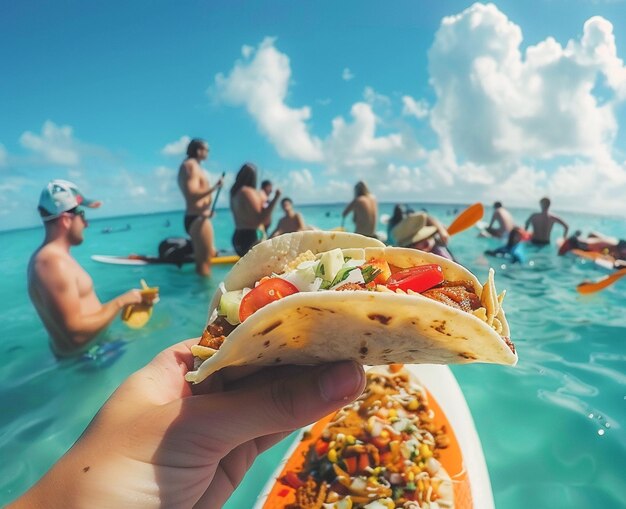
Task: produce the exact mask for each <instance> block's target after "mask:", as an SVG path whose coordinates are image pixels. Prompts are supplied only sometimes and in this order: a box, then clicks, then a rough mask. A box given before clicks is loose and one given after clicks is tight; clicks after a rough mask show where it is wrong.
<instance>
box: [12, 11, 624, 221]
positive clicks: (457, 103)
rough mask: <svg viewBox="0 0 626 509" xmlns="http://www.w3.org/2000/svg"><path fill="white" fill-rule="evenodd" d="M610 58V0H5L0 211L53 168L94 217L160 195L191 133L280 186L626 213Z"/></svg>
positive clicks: (326, 197) (620, 119)
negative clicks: (98, 203) (488, 0)
mask: <svg viewBox="0 0 626 509" xmlns="http://www.w3.org/2000/svg"><path fill="white" fill-rule="evenodd" d="M389 5H393V8H390V7H389ZM625 58H626V1H624V0H608V1H601V0H596V1H583V0H567V1H566V0H542V1H539V0H533V1H524V2H519V1H502V2H497V3H495V4H472V3H471V2H457V1H453V2H425V1H397V2H393V4H389V3H383V2H374V1H363V0H360V1H347V2H329V1H321V2H288V1H266V2H247V1H228V2H226V1H224V2H217V1H214V2H164V1H162V2H149V1H135V2H121V1H109V2H99V3H95V2H94V3H92V4H90V5H89V7H88V8H87V4H86V3H85V2H78V1H64V2H43V1H38V2H36V1H28V0H27V1H20V2H11V3H5V5H4V7H3V15H2V17H0V61H1V62H2V63H3V69H2V71H1V72H0V229H10V228H16V227H21V226H30V225H34V224H37V222H38V219H37V215H36V212H35V207H36V202H37V198H38V195H39V191H40V189H41V188H42V187H43V185H44V184H45V183H46V182H47V181H48V180H49V179H51V178H55V177H58V178H66V179H70V180H74V181H75V182H77V183H78V184H79V185H80V186H81V187H82V188H83V189H84V192H85V194H87V195H94V196H95V197H98V198H101V199H102V200H103V201H104V202H105V206H104V207H103V208H102V209H101V210H99V211H97V212H96V214H92V215H96V217H97V216H100V217H103V216H110V215H120V214H125V213H138V212H155V211H159V210H172V209H180V208H181V207H182V200H181V198H180V193H179V191H178V189H177V187H176V183H175V174H176V170H177V168H178V165H179V164H180V161H181V160H182V152H181V150H182V148H184V145H185V141H186V140H187V139H188V137H196V136H198V137H203V138H205V139H206V140H208V142H209V144H210V146H211V154H210V157H209V160H208V161H207V162H206V164H205V167H206V169H207V171H208V173H209V177H210V178H213V179H214V178H215V177H216V176H217V175H218V174H219V173H220V172H221V171H226V172H227V173H228V176H229V178H230V179H231V181H232V177H233V175H234V173H235V172H236V171H237V169H238V168H239V166H240V165H241V164H242V163H243V162H245V161H253V162H255V163H256V164H257V165H258V167H259V168H260V170H261V171H262V176H263V177H266V178H271V179H272V180H274V181H275V182H276V183H277V184H278V185H279V186H280V187H281V188H282V189H283V190H284V192H286V193H288V194H289V195H291V196H292V197H293V198H294V199H295V201H296V203H298V202H300V203H305V202H306V203H311V202H339V201H347V200H349V199H350V197H351V189H352V186H353V184H354V182H355V181H356V180H358V179H361V178H362V179H365V180H366V181H367V182H368V183H369V184H370V187H371V188H372V189H373V191H374V192H375V194H376V195H377V196H378V197H379V199H381V200H384V201H394V200H410V201H420V200H424V201H438V200H440V201H448V202H451V201H456V202H458V201H460V202H472V201H476V200H484V201H486V202H491V201H493V200H494V199H496V198H497V199H501V200H503V201H504V202H505V203H509V204H511V205H519V206H533V205H534V203H535V202H536V200H537V199H538V198H540V197H541V196H543V195H544V194H549V195H550V196H552V197H553V200H554V202H555V207H557V208H561V209H584V208H588V209H591V210H593V211H594V212H607V213H615V214H621V215H626V200H624V199H623V196H625V194H626V163H625V161H626V134H625V133H624V126H626V106H625V101H626V67H625V66H624V62H623V59H625ZM224 195H226V193H224ZM225 198H226V197H225V196H222V197H221V198H220V205H226V201H222V200H225Z"/></svg>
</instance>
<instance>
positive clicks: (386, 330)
mask: <svg viewBox="0 0 626 509" xmlns="http://www.w3.org/2000/svg"><path fill="white" fill-rule="evenodd" d="M367 246H372V247H367ZM354 247H358V248H364V250H365V258H366V259H371V258H384V259H385V260H387V262H388V263H389V264H391V265H395V266H396V267H400V268H408V267H415V266H418V265H424V264H429V263H436V264H438V265H440V266H441V268H442V270H443V274H444V278H445V279H447V280H451V281H459V280H469V281H471V282H472V283H473V284H474V288H475V290H476V294H477V295H478V296H480V295H481V294H482V285H481V284H480V282H479V281H478V279H477V278H476V277H475V276H474V275H473V274H472V273H471V272H469V271H468V270H467V269H465V268H464V267H462V266H461V265H459V264H457V263H455V262H452V261H450V260H447V259H445V258H442V257H440V256H436V255H433V254H430V253H424V252H422V251H418V250H415V249H407V248H395V247H383V245H382V243H380V242H378V241H376V240H374V239H369V238H367V237H362V236H360V235H355V234H350V233H339V232H299V233H296V234H288V235H283V236H281V237H277V238H276V239H272V240H269V241H267V242H265V243H262V244H260V245H258V246H257V247H255V248H254V249H253V250H252V251H250V253H249V254H247V255H245V256H244V257H243V258H242V259H241V260H240V261H239V262H238V263H237V264H236V265H235V267H233V269H232V271H231V273H230V274H229V275H228V276H227V278H226V280H225V281H224V286H225V289H226V290H227V291H231V290H236V289H241V288H243V287H246V286H247V287H252V286H253V285H254V283H255V282H256V281H258V280H259V279H260V278H261V277H263V276H267V275H271V274H272V273H281V272H283V268H284V266H285V265H286V264H287V263H289V262H290V261H292V260H294V259H295V258H296V257H297V256H298V254H300V253H302V252H304V251H306V250H307V249H309V250H311V251H313V252H314V253H318V252H324V251H328V250H330V249H334V248H344V249H345V248H354ZM221 295H222V290H221V289H220V290H218V291H217V293H216V295H215V297H214V298H213V301H212V304H211V308H210V313H209V316H210V320H209V321H211V320H213V319H215V317H216V316H217V311H216V308H217V306H218V304H219V300H220V298H221ZM496 318H497V319H498V320H500V322H501V323H502V336H507V337H508V336H509V333H510V332H509V325H508V322H507V320H506V316H505V314H504V311H503V310H502V309H500V310H499V312H498V314H497V315H496ZM341 360H355V361H357V362H359V363H361V364H368V365H380V364H391V363H407V364H411V363H413V364H464V363H468V362H487V363H496V364H508V365H514V364H516V362H517V355H516V354H515V353H514V352H513V351H512V350H511V348H509V346H508V345H507V344H506V342H505V341H504V339H503V338H502V337H501V336H500V334H498V333H496V331H495V330H494V329H493V328H492V327H490V326H489V325H488V324H487V323H486V322H484V321H483V320H481V319H479V318H477V317H476V316H474V315H472V314H470V313H467V312H465V311H461V310H458V309H454V308H452V307H450V306H447V305H445V304H442V303H440V302H437V301H435V300H433V299H430V298H428V297H424V296H422V295H403V294H396V293H387V292H368V291H344V292H336V291H319V292H301V293H296V294H293V295H290V296H288V297H285V298H284V299H281V300H279V301H276V302H273V303H271V304H268V305H267V306H265V307H263V308H262V309H260V310H258V311H257V312H255V313H254V315H252V316H251V317H250V318H248V319H247V320H246V321H244V322H243V323H242V324H240V325H238V326H237V328H236V329H235V330H234V331H233V332H232V333H231V334H230V335H229V336H228V337H227V339H226V340H225V341H224V343H223V345H222V346H221V348H220V349H219V350H218V351H217V352H216V353H215V354H214V355H213V356H212V357H210V358H208V359H206V360H205V361H204V362H202V364H201V365H200V366H199V367H198V369H197V370H196V371H191V372H189V373H187V376H186V378H187V380H188V381H191V382H195V383H198V382H201V381H202V380H204V379H205V378H206V377H208V376H209V375H211V374H213V373H215V372H216V371H218V370H220V369H222V368H224V367H226V366H241V365H258V366H275V365H283V364H321V363H326V362H336V361H341Z"/></svg>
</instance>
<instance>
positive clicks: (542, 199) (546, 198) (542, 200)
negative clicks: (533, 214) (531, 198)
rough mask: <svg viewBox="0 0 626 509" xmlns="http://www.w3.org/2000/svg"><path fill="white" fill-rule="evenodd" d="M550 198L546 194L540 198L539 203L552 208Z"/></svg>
mask: <svg viewBox="0 0 626 509" xmlns="http://www.w3.org/2000/svg"><path fill="white" fill-rule="evenodd" d="M550 204H551V202H550V198H548V197H547V196H544V197H543V198H541V200H539V205H541V207H543V208H546V209H549V208H550Z"/></svg>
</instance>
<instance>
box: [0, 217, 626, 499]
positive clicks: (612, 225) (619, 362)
mask: <svg viewBox="0 0 626 509" xmlns="http://www.w3.org/2000/svg"><path fill="white" fill-rule="evenodd" d="M391 208H392V207H391V206H381V213H390V212H391ZM415 208H416V209H418V208H419V205H416V207H415ZM452 208H453V207H451V206H448V207H437V206H433V205H429V206H428V209H429V211H430V212H431V213H434V214H435V215H438V216H439V217H440V218H441V219H442V220H443V221H444V222H450V221H451V216H447V215H446V211H447V210H451V209H452ZM460 208H461V207H459V209H460ZM340 210H341V208H340V207H335V206H325V207H311V208H309V207H305V208H302V212H303V213H304V215H305V218H306V219H307V221H308V222H310V223H312V224H316V225H317V226H319V227H325V228H332V227H336V226H338V225H339V222H340V215H339V213H340ZM327 213H328V214H327ZM514 215H515V218H516V219H517V220H518V222H523V221H524V220H525V219H526V215H527V211H516V212H515V214H514ZM563 216H564V217H565V219H566V220H568V221H569V222H570V224H571V225H575V226H576V227H577V228H580V229H583V230H584V231H587V230H590V229H599V230H602V231H606V233H607V234H612V235H618V236H619V235H621V236H622V237H623V236H624V225H623V223H621V222H619V221H617V220H610V219H606V218H594V217H590V216H581V215H573V214H570V215H568V214H563ZM181 221H182V220H181V218H180V217H179V216H178V215H175V214H161V215H153V216H146V217H132V218H120V219H119V220H106V222H103V223H102V224H99V222H94V223H95V224H94V225H93V227H92V228H91V229H90V230H88V231H87V238H86V242H85V244H84V245H83V246H80V247H79V248H77V249H76V256H77V258H78V259H79V261H80V262H81V263H82V264H83V265H84V266H85V267H86V268H87V270H88V271H89V272H90V273H91V274H92V276H93V278H94V282H95V285H96V288H97V290H98V294H99V295H100V297H101V298H102V299H105V300H106V299H110V298H112V297H114V296H115V295H117V294H118V293H121V292H122V291H125V290H126V289H128V288H131V287H134V286H137V285H138V283H139V279H140V278H145V279H146V280H147V281H148V283H150V284H154V285H158V286H159V287H160V288H161V302H160V303H159V304H158V306H157V307H156V308H155V311H154V314H153V317H152V319H151V320H150V322H149V324H148V325H147V326H146V327H145V328H143V329H140V330H130V329H127V328H126V327H125V326H123V325H122V324H121V323H119V322H118V323H116V324H115V325H114V326H113V327H112V328H111V329H110V331H109V334H108V337H109V339H111V340H119V339H122V340H123V341H124V342H125V343H124V345H123V348H121V349H120V350H119V355H117V354H116V356H115V358H114V359H112V360H111V359H106V358H103V360H102V363H101V364H99V361H96V362H95V363H92V364H90V363H85V362H80V361H64V362H62V363H59V362H57V361H56V359H55V358H54V357H53V356H52V354H51V353H50V351H49V349H48V346H47V339H46V335H45V333H44V331H43V329H42V327H41V325H40V324H39V322H38V320H37V318H36V315H35V314H34V312H33V310H32V308H31V306H30V303H29V301H28V298H27V296H26V288H25V281H24V274H25V264H26V259H27V254H28V253H30V252H31V251H32V250H34V248H35V247H36V246H37V245H38V243H39V242H40V240H41V231H38V230H29V231H23V232H15V233H11V234H0V243H2V245H3V246H6V248H5V249H3V250H2V251H0V278H2V282H3V283H2V284H0V299H1V301H2V302H3V303H4V304H3V307H2V308H1V309H0V324H2V325H1V326H0V332H1V334H0V336H1V337H2V338H3V341H2V343H1V344H0V355H1V356H2V359H3V363H2V368H0V382H1V383H0V408H2V409H3V410H2V412H0V457H1V458H3V460H4V461H2V462H0V479H2V482H1V483H0V505H1V504H4V503H6V502H7V501H9V500H10V499H12V498H14V497H15V496H16V495H17V494H18V493H20V492H21V491H23V490H24V489H26V487H27V486H29V485H30V484H32V483H33V482H34V481H35V480H36V479H38V478H39V477H40V476H41V475H42V473H43V472H44V471H45V470H46V469H47V468H48V467H49V466H50V465H51V464H52V463H53V462H54V461H55V460H56V459H58V458H59V456H61V455H62V454H63V453H64V452H65V451H66V450H67V448H68V447H69V446H70V445H71V444H72V443H73V442H74V440H75V439H76V438H77V437H78V436H79V435H80V433H81V432H82V431H83V429H84V428H85V426H86V425H87V424H88V423H89V421H90V420H91V418H92V417H93V415H94V414H95V412H96V411H97V409H98V408H99V407H100V406H101V405H102V403H103V402H104V401H105V400H106V398H107V397H108V396H109V395H110V394H111V392H113V390H115V388H116V387H117V386H118V384H119V383H120V381H122V380H123V379H124V378H125V377H126V376H128V374H130V373H132V372H133V371H135V370H136V369H138V368H139V367H141V366H142V365H144V364H145V363H146V362H147V361H148V360H149V359H151V358H152V357H153V356H154V355H156V354H157V353H158V352H159V351H160V350H161V349H163V348H164V347H166V346H168V345H170V344H172V343H174V342H177V341H179V340H181V339H184V338H187V337H193V336H197V335H198V334H199V332H200V331H201V330H202V327H203V325H204V323H205V321H206V318H207V306H208V303H209V299H210V297H211V295H212V293H213V292H214V290H215V288H216V286H217V282H218V281H220V280H221V279H222V278H223V277H224V275H225V274H226V271H227V270H228V267H223V266H218V267H215V268H214V278H212V279H211V280H201V279H199V278H197V277H196V276H195V274H194V273H193V268H192V267H189V266H187V267H184V268H182V269H178V268H176V267H167V266H151V267H110V266H105V265H100V264H96V263H95V262H92V261H91V260H90V258H89V256H90V255H91V254H96V253H97V254H114V255H115V254H118V255H120V254H128V253H130V252H135V253H144V254H155V253H156V247H157V245H158V242H159V241H160V240H161V239H162V238H165V237H167V236H171V235H178V234H182V222H181ZM167 222H169V223H170V224H171V225H173V226H170V227H166V226H165V224H168V223H167ZM126 224H131V226H132V229H131V230H130V231H120V232H118V233H116V234H115V235H101V234H100V229H101V228H102V227H105V226H110V227H111V228H115V229H117V228H119V229H122V228H123V227H124V226H125V225H126ZM178 226H180V228H181V231H180V232H178V231H175V228H177V227H178ZM215 228H216V232H217V238H218V241H220V240H221V244H220V245H219V246H218V247H220V248H228V247H229V246H228V239H229V238H230V231H231V228H232V224H231V222H230V217H229V214H228V213H219V214H218V216H217V218H216V222H215ZM379 229H381V230H382V229H384V226H382V225H381V226H380V227H379ZM498 245H499V242H498V241H495V240H492V239H477V238H476V237H475V232H472V231H468V232H465V233H463V234H460V235H458V236H455V237H453V239H452V248H453V250H454V253H455V255H456V256H457V257H458V258H459V260H460V261H461V262H463V263H464V264H466V265H467V266H468V267H469V268H470V269H471V270H473V271H474V272H475V273H476V274H477V276H478V277H479V278H480V279H483V280H484V279H485V278H486V276H487V271H488V267H489V266H490V265H492V266H493V267H495V268H496V271H497V276H496V284H497V286H498V288H499V289H506V290H507V296H506V299H505V310H506V311H507V317H508V319H509V322H510V325H511V330H512V336H513V339H514V341H515V343H516V346H517V349H518V352H519V358H520V362H519V365H518V366H517V367H516V368H505V367H499V366H490V365H465V366H458V367H454V368H453V371H454V373H455V375H456V376H457V378H458V380H459V382H460V385H461V387H462V388H463V390H464V393H465V395H466V398H467V400H468V403H469V406H470V408H471V410H472V413H473V415H474V419H475V421H476V426H477V429H478V431H479V434H480V436H481V440H482V443H483V447H484V450H485V456H486V459H487V464H488V467H489V471H490V475H491V480H492V485H493V490H494V496H495V501H496V506H497V507H502V508H506V509H522V508H523V509H527V508H528V507H532V508H554V507H568V508H577V509H578V508H580V509H582V508H588V507H606V508H609V507H611V508H613V507H623V504H624V487H623V472H625V471H626V432H625V431H624V428H623V426H624V423H626V320H625V319H624V316H625V313H624V308H625V303H626V280H623V281H621V282H620V283H616V284H615V285H613V286H612V287H610V288H608V289H606V290H604V291H603V292H601V293H598V294H595V295H591V296H581V295H579V294H577V293H576V291H575V288H576V285H577V284H578V283H580V282H581V281H582V280H585V279H596V278H599V277H602V276H603V275H604V274H605V273H604V272H602V271H601V270H599V269H597V268H596V267H595V265H594V264H591V263H586V262H580V261H577V260H574V259H571V258H568V257H565V258H558V257H556V256H554V251H553V249H554V248H550V247H548V248H543V249H536V248H533V247H529V248H528V249H527V253H526V254H527V263H526V264H525V265H524V266H516V265H511V264H508V263H503V260H501V259H490V258H487V257H485V256H484V255H483V254H482V252H483V251H484V250H485V249H493V248H495V247H497V246H498ZM287 446H288V444H287V443H286V442H285V443H282V444H280V445H278V446H277V447H276V448H274V449H272V450H270V451H268V452H267V453H265V454H264V455H262V456H261V457H260V458H259V460H258V461H257V463H256V464H255V466H254V467H253V469H252V471H251V472H250V473H249V475H248V476H247V477H246V479H245V480H244V482H243V483H242V485H241V487H240V488H239V489H238V490H237V492H236V493H235V495H234V496H233V497H232V499H231V500H230V501H229V502H228V504H227V507H228V508H230V509H235V508H242V507H249V506H251V505H252V502H253V500H254V498H255V497H256V495H257V494H258V492H259V491H260V489H261V487H262V486H263V484H264V483H265V481H266V480H267V475H268V472H271V471H273V470H274V466H275V464H276V463H277V461H278V460H279V459H280V457H281V456H282V453H283V452H284V451H285V450H286V448H287Z"/></svg>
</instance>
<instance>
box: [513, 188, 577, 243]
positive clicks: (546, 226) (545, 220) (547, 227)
mask: <svg viewBox="0 0 626 509" xmlns="http://www.w3.org/2000/svg"><path fill="white" fill-rule="evenodd" d="M539 206H540V207H541V212H537V213H535V214H532V215H531V216H530V217H529V218H528V219H527V220H526V224H525V226H524V229H525V230H528V228H529V226H532V235H531V238H530V241H531V242H532V243H533V244H535V245H537V246H547V245H548V244H550V233H552V227H553V226H554V225H555V224H556V223H558V224H560V225H561V226H562V227H563V229H564V231H563V237H564V238H567V232H568V230H569V226H568V224H567V223H566V222H565V221H563V219H561V218H560V217H558V216H555V215H553V214H550V211H549V209H550V198H541V200H539Z"/></svg>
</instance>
